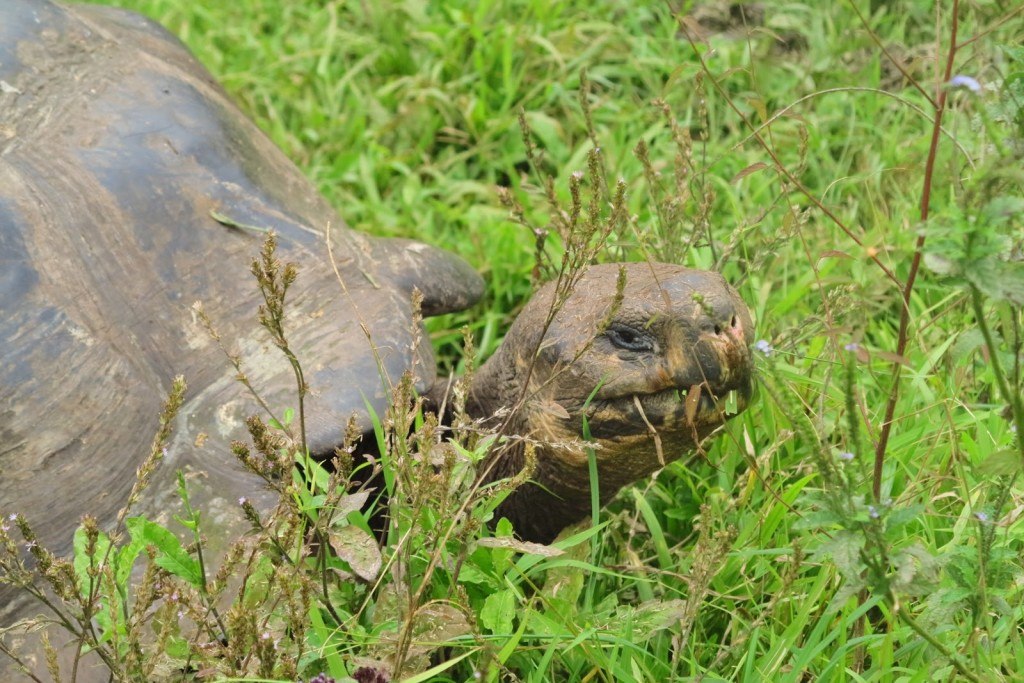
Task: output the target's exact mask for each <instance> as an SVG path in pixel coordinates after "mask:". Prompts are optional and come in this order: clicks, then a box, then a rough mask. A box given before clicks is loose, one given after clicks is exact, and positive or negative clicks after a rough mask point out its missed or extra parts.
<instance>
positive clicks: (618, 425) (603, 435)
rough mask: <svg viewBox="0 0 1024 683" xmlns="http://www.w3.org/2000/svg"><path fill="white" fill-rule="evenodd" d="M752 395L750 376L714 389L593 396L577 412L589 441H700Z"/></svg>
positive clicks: (692, 387) (699, 384)
mask: <svg viewBox="0 0 1024 683" xmlns="http://www.w3.org/2000/svg"><path fill="white" fill-rule="evenodd" d="M752 394H753V381H752V379H751V378H750V377H749V376H744V377H742V378H737V379H735V380H734V381H730V382H728V383H723V384H718V385H715V386H710V387H709V385H708V383H707V382H696V383H694V384H691V385H689V386H685V387H677V386H676V387H669V388H667V389H662V390H660V391H653V392H646V393H642V392H628V393H619V394H616V395H613V396H603V397H599V398H595V399H594V400H593V401H592V402H591V404H590V406H589V407H588V408H587V409H586V410H585V411H581V412H583V413H585V414H586V416H587V421H588V425H589V428H590V434H591V436H592V437H593V438H595V439H598V440H601V439H615V438H622V437H630V436H637V435H640V434H645V433H650V432H651V431H652V430H653V431H657V432H658V433H659V434H661V435H662V436H665V435H667V434H677V433H678V434H680V435H681V437H682V438H684V439H686V440H691V441H695V440H697V439H700V438H703V437H704V436H706V435H707V434H709V433H710V432H712V431H714V430H715V429H716V428H717V427H718V426H720V425H722V424H724V423H725V422H726V421H727V420H729V419H731V418H732V417H734V416H735V415H737V414H739V413H741V412H743V410H744V409H746V407H747V405H748V404H749V403H750V399H751V396H752Z"/></svg>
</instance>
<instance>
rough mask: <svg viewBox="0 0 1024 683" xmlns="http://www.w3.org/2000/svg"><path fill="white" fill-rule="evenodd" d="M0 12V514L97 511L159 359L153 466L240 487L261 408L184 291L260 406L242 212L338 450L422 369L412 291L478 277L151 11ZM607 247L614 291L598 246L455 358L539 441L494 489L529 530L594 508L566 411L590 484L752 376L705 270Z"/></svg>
mask: <svg viewBox="0 0 1024 683" xmlns="http://www.w3.org/2000/svg"><path fill="white" fill-rule="evenodd" d="M0 12H2V21H0V81H2V84H0V85H2V88H0V159H2V162H0V264H2V268H0V345H2V352H0V386H2V387H3V394H2V396H0V511H3V512H5V513H9V512H18V513H21V514H23V515H25V517H27V518H28V519H29V520H30V522H31V523H32V524H33V525H34V527H35V529H36V530H37V532H38V534H39V536H40V538H41V540H42V542H44V543H46V544H48V545H50V546H51V547H55V548H58V549H60V548H64V549H66V548H67V547H68V543H69V540H70V538H71V534H72V531H73V529H74V527H75V526H76V525H77V524H78V521H79V517H80V515H81V514H82V513H84V512H87V511H88V512H90V513H92V514H95V515H97V516H98V517H99V518H100V519H101V520H104V519H106V520H109V519H111V517H112V515H113V513H114V512H115V511H116V510H117V509H118V507H119V506H120V505H121V504H122V503H123V499H124V496H125V494H126V492H127V491H128V490H129V488H130V487H131V486H132V483H133V481H134V479H135V470H136V468H137V466H138V465H139V462H140V460H141V459H142V458H143V457H144V455H145V454H146V451H147V449H148V445H149V443H150V441H151V438H152V433H153V430H154V426H155V416H156V415H157V413H158V412H159V409H160V405H161V402H162V399H163V397H164V396H165V395H166V393H167V391H168V388H169V386H170V384H171V381H172V377H173V376H174V375H177V374H183V375H185V376H186V378H187V380H188V383H189V387H190V391H189V396H188V399H187V402H186V403H185V405H184V407H183V408H182V410H181V412H180V414H179V417H178V423H177V424H176V426H175V432H174V440H173V442H172V444H171V446H170V447H169V448H168V449H167V453H166V457H165V461H164V463H163V464H162V471H163V472H165V473H171V474H165V475H164V476H163V479H158V480H157V482H156V484H154V486H156V487H157V488H159V487H161V486H163V487H166V488H168V489H169V490H170V491H171V492H173V486H170V485H169V484H170V482H171V481H173V479H172V474H173V472H175V471H177V470H179V469H186V470H190V471H193V472H197V473H202V475H203V476H202V477H201V478H200V479H199V481H200V484H199V485H200V487H202V488H204V490H205V491H206V493H205V497H204V503H205V504H206V505H209V506H211V507H213V508H216V506H217V505H218V504H220V505H225V504H228V505H235V504H234V503H233V502H230V501H235V499H236V498H238V497H239V496H242V495H245V496H248V497H253V496H258V495H259V490H260V489H259V487H258V485H257V484H256V482H255V481H254V478H252V477H250V476H247V475H245V474H243V473H242V472H241V470H240V468H239V467H238V466H237V465H236V463H235V462H234V459H233V456H232V455H231V453H230V449H229V448H228V442H229V441H230V440H231V439H235V438H241V437H244V432H243V430H242V429H240V425H241V423H242V421H243V419H244V418H245V417H246V416H248V415H250V414H252V413H257V412H259V407H258V406H257V405H256V403H255V402H254V401H253V399H252V398H251V397H250V396H249V394H248V393H247V392H246V391H245V390H244V389H243V388H242V387H241V386H240V385H239V384H238V383H237V382H236V379H235V375H236V373H235V370H234V369H233V368H232V367H231V366H230V365H229V364H228V363H227V362H226V360H225V358H224V355H223V353H222V351H221V349H220V348H218V345H217V344H216V343H214V342H213V341H212V340H211V339H210V337H209V336H208V335H207V334H206V332H205V331H204V330H203V329H202V324H201V321H200V320H198V319H197V316H196V315H195V312H194V311H193V310H192V308H191V306H192V304H193V302H194V301H196V300H202V301H204V302H205V309H206V311H207V312H208V313H209V315H210V317H211V318H212V319H213V320H214V321H215V324H216V325H217V327H218V328H219V332H220V334H221V336H222V338H223V339H225V340H227V343H228V344H229V345H232V346H236V347H237V348H238V349H239V351H240V352H241V356H242V357H243V359H244V363H245V367H246V372H247V374H248V376H249V379H250V381H251V382H252V384H253V385H255V386H256V387H257V388H258V389H259V391H260V392H261V394H262V395H263V397H264V399H265V400H266V401H267V402H268V403H269V404H270V405H272V406H274V407H275V408H279V407H282V406H288V405H292V404H293V403H294V401H295V395H296V394H295V383H294V378H293V375H292V371H291V368H290V367H289V366H288V364H287V362H286V360H285V359H284V358H283V357H282V356H281V355H280V354H279V353H278V351H277V349H275V348H273V347H272V344H271V343H270V342H269V340H268V339H267V338H266V336H265V334H264V333H263V332H262V331H261V330H260V329H259V327H258V326H257V325H255V324H253V319H254V311H255V310H256V308H257V304H258V303H259V293H258V292H257V290H256V288H255V287H254V285H253V283H252V279H251V276H250V275H249V273H248V269H249V264H250V261H251V258H252V256H253V255H254V254H255V253H256V252H257V251H258V249H259V244H260V241H261V239H262V235H261V234H259V233H258V231H256V230H252V229H248V228H245V227H239V226H254V227H257V228H260V229H261V230H273V231H274V232H276V233H277V235H278V236H279V241H280V252H281V257H282V258H283V259H288V260H292V261H297V262H299V263H300V265H301V273H300V277H299V279H298V281H297V283H296V284H295V286H294V291H293V294H292V295H291V297H290V299H291V304H290V314H289V315H290V318H289V322H288V325H289V330H290V335H291V341H292V346H293V349H294V350H295V351H296V353H297V354H298V356H299V357H300V358H301V360H302V363H303V365H304V368H305V371H306V378H307V381H308V383H309V385H310V390H311V394H310V396H309V399H308V402H307V413H308V415H309V424H308V437H309V444H310V449H311V451H312V452H313V453H314V454H328V453H331V452H333V449H334V447H335V446H336V445H338V444H340V443H341V441H342V438H343V434H344V431H345V426H346V423H347V422H348V420H349V418H350V416H352V415H356V416H357V419H358V420H359V425H360V427H361V428H363V429H369V428H370V421H369V419H368V418H367V411H366V409H365V406H366V404H367V403H368V404H369V405H370V406H372V407H373V408H374V409H375V410H376V411H377V412H378V413H381V412H382V411H383V410H384V408H385V406H386V403H387V395H388V392H387V382H388V379H389V378H390V379H392V380H394V379H396V378H398V377H399V376H400V375H401V374H402V373H403V372H405V371H406V370H408V369H409V368H415V370H416V373H417V374H416V383H417V389H418V390H419V391H421V392H429V391H430V388H431V386H432V385H433V383H434V381H435V372H434V363H433V357H432V353H431V348H430V346H429V343H428V342H426V341H421V342H419V343H418V345H417V346H416V348H415V349H414V348H413V346H414V344H415V341H414V340H415V339H417V338H421V335H417V334H414V330H413V313H412V304H411V299H412V296H411V295H412V291H413V288H418V289H419V290H420V291H421V292H422V295H423V312H424V313H425V314H426V315H431V314H437V313H441V312H444V311H452V310H457V309H461V308H464V307H466V306H469V305H470V304H472V303H473V302H474V301H476V300H477V299H478V297H479V296H480V295H481V291H482V282H481V279H480V278H479V277H478V275H477V274H476V273H475V272H474V271H473V270H472V269H471V268H470V267H469V266H468V265H467V264H465V263H464V262H463V261H462V260H460V259H459V258H457V257H455V256H453V255H451V254H448V253H446V252H444V251H441V250H439V249H436V248H433V247H429V246H426V245H423V244H419V243H416V242H412V241H405V240H394V239H380V238H375V237H370V236H366V235H362V234H358V233H355V232H353V231H351V230H349V229H348V228H346V226H345V224H344V223H343V221H342V220H341V219H340V218H339V217H338V215H337V214H336V213H335V212H334V211H333V210H332V209H331V208H330V207H329V206H328V205H327V204H326V203H325V201H324V200H323V199H322V198H321V197H320V196H319V194H318V193H317V192H316V191H315V189H314V188H313V187H312V185H311V184H310V183H309V182H308V181H307V180H306V179H305V178H304V177H303V175H302V174H301V173H300V172H299V171H298V170H297V169H296V167H295V166H294V165H293V164H292V163H291V162H289V161H288V160H287V159H286V158H285V157H284V155H283V154H282V153H281V152H280V151H279V150H278V149H277V148H275V146H274V145H273V144H272V143H271V142H270V141H269V140H268V139H267V137H266V136H265V135H264V134H263V133H261V132H260V131H259V130H258V129H257V128H256V126H255V125H253V124H252V123H251V122H250V121H249V120H247V119H246V118H245V116H244V115H243V114H242V113H241V112H240V111H239V110H238V109H237V108H236V107H235V106H234V104H232V102H231V100H230V99H229V98H228V97H227V96H226V95H225V93H224V91H223V90H222V89H221V88H220V87H219V86H218V85H217V84H216V83H215V82H214V81H213V79H212V78H211V76H210V75H209V74H208V73H207V72H206V70H205V69H204V68H203V67H202V66H201V65H200V64H199V63H198V62H197V61H196V60H195V59H194V58H193V57H192V56H191V55H190V54H189V53H188V52H187V50H186V49H185V48H184V47H183V46H182V45H181V44H180V43H179V42H178V41H177V40H176V39H175V38H174V37H173V36H171V35H170V34H168V33H167V32H166V31H164V30H163V29H162V28H160V27H159V26H157V25H156V24H154V23H152V22H150V21H148V20H146V19H144V18H142V17H140V16H138V15H136V14H133V13H130V12H126V11H122V10H116V9H110V8H104V7H96V6H64V5H60V4H56V3H54V2H51V1H50V0H2V10H0ZM327 241H329V242H330V244H331V249H330V253H332V254H333V257H334V263H332V262H331V260H330V259H329V258H328V256H327V250H326V249H325V244H326V243H327ZM624 268H625V271H624V272H625V274H626V286H625V292H624V297H622V298H621V301H619V300H617V297H616V289H617V284H616V283H617V279H618V277H619V273H620V268H619V267H618V266H616V265H604V266H593V267H591V268H590V269H589V270H588V271H587V272H586V273H585V274H584V275H583V276H582V277H583V279H582V282H581V284H580V285H579V286H578V287H577V288H576V291H575V292H574V293H573V294H572V295H571V297H570V298H569V300H568V301H567V302H566V305H565V306H564V307H563V308H562V309H561V311H560V312H559V313H558V315H557V316H556V317H555V318H554V319H553V320H551V321H548V319H547V318H548V316H547V312H548V311H549V310H550V307H551V304H552V301H553V299H554V290H553V288H552V287H551V286H548V287H546V288H543V289H541V290H540V291H539V292H538V294H537V295H536V296H535V298H534V300H533V301H532V302H531V303H530V304H528V305H527V307H526V308H525V309H524V312H523V313H522V314H521V315H520V317H519V318H518V320H517V321H516V322H515V324H514V325H513V327H512V329H511V331H510V333H509V335H508V337H507V338H506V340H505V342H504V344H503V345H502V346H501V348H500V349H499V350H498V351H497V352H496V353H495V354H494V356H493V357H492V358H491V359H490V360H489V361H488V362H487V363H486V364H485V365H484V366H483V367H482V368H480V370H479V371H478V372H477V373H476V375H475V380H474V384H473V386H472V387H471V390H470V396H469V401H468V410H469V411H470V413H471V415H472V416H473V417H475V418H479V419H480V420H481V422H484V423H486V422H487V421H488V420H492V421H497V420H498V419H499V417H496V416H500V419H501V421H502V422H503V423H504V427H505V429H506V431H507V432H508V433H516V434H520V435H524V436H527V437H530V438H531V440H532V441H533V442H534V443H537V444H538V450H537V455H538V464H537V468H536V471H535V474H534V481H533V482H531V483H528V484H526V485H525V486H523V487H521V488H520V489H518V490H517V491H516V492H515V493H514V494H513V495H511V496H510V497H509V498H508V499H507V500H506V501H505V502H504V504H503V506H502V508H501V509H500V510H499V513H500V514H502V515H505V516H507V517H509V518H510V519H511V520H512V521H513V523H514V526H515V528H516V529H517V532H518V533H519V534H520V535H521V536H522V537H524V538H526V539H530V540H537V541H550V540H551V539H552V538H553V537H554V536H555V534H556V533H557V532H558V530H560V529H561V528H563V527H564V526H566V525H567V524H569V523H572V522H575V521H577V520H579V519H581V518H583V517H585V516H586V515H587V514H588V513H589V510H590V502H589V501H590V497H589V496H590V494H589V483H588V482H589V479H588V472H587V459H586V458H587V456H586V454H585V452H584V451H583V449H580V448H574V447H572V446H571V445H567V444H571V443H572V442H577V443H578V441H579V438H580V435H581V424H582V421H583V418H584V417H586V418H587V419H588V421H589V428H590V431H591V433H592V436H593V438H594V440H595V442H596V448H597V458H598V463H599V475H600V483H601V498H602V502H604V501H607V500H608V499H609V498H610V497H611V496H612V495H614V493H615V492H616V491H617V490H618V489H619V488H620V487H622V486H623V485H626V484H628V483H630V482H632V481H635V480H637V479H638V478H641V477H643V476H646V475H648V474H650V473H651V472H652V471H654V470H656V469H657V468H659V467H660V466H662V465H663V464H664V463H665V462H666V461H669V460H672V459H675V458H678V457H679V456H680V455H682V454H683V453H686V452H688V451H691V450H692V449H693V448H694V447H695V445H696V444H698V443H699V442H700V440H701V439H703V438H704V437H705V436H707V435H708V434H709V433H710V432H712V431H714V430H715V429H716V428H717V427H718V426H719V425H720V424H722V423H723V422H724V421H725V419H726V411H725V409H724V407H723V406H722V405H720V402H719V399H721V398H723V397H724V396H725V395H726V394H727V393H730V392H734V393H736V394H737V395H738V398H737V401H736V406H735V407H736V408H737V409H742V408H743V407H744V406H745V404H746V400H747V398H748V396H749V393H750V376H751V372H750V355H749V351H748V346H749V344H750V342H751V334H752V326H751V321H750V317H749V314H748V312H747V309H746V307H745V306H744V305H743V303H742V302H741V301H740V299H739V297H738V296H737V294H736V293H735V291H734V290H733V289H732V288H730V287H729V286H728V285H727V284H726V283H725V281H724V280H723V279H722V277H721V276H719V275H717V274H713V273H708V272H703V271H695V270H689V269H686V268H682V267H679V266H674V265H665V264H650V263H639V264H629V265H627V266H624ZM610 313H613V314H614V315H610ZM367 333H368V334H367ZM510 410H511V412H510ZM509 415H511V416H512V417H511V418H510V417H508V416H509ZM515 443H518V444H520V446H518V447H517V446H515V445H513V446H511V447H509V448H506V449H503V450H502V451H496V454H495V456H494V458H496V459H497V460H495V461H493V462H492V463H491V464H492V465H493V466H492V467H490V468H489V469H490V470H491V474H490V475H489V476H490V477H491V478H492V479H493V478H497V477H505V476H509V475H510V474H512V473H514V472H516V471H517V470H518V469H519V467H520V466H521V464H522V461H523V452H522V446H521V444H522V443H523V441H518V442H515ZM157 500H159V496H158V497H157ZM5 607H6V608H7V609H8V613H7V614H6V615H4V614H0V623H2V622H3V621H4V620H9V619H10V618H11V616H12V613H13V609H14V603H13V602H11V601H10V595H9V594H6V593H0V612H3V611H4V609H5Z"/></svg>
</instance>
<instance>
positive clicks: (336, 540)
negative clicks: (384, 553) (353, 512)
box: [327, 524, 383, 582]
mask: <svg viewBox="0 0 1024 683" xmlns="http://www.w3.org/2000/svg"><path fill="white" fill-rule="evenodd" d="M327 538H328V539H329V540H330V543H331V548H332V549H334V553H335V554H336V555H337V556H338V557H339V558H340V559H342V560H344V561H345V562H346V563H348V566H349V567H351V568H352V572H353V573H355V575H356V576H358V577H359V578H360V579H362V580H363V581H367V582H370V581H373V580H374V579H376V578H377V574H378V573H379V572H380V567H381V564H382V562H383V560H382V558H381V554H380V548H379V547H378V546H377V540H376V539H375V538H374V537H373V536H371V535H370V534H368V533H366V532H365V531H363V530H362V529H360V528H359V527H357V526H353V525H351V524H350V525H349V526H344V527H341V528H340V529H331V530H330V531H328V532H327Z"/></svg>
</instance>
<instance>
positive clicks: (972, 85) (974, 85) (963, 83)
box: [946, 74, 981, 95]
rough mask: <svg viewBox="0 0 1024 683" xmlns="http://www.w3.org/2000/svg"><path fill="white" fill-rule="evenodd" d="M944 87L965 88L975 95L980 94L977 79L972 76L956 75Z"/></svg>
mask: <svg viewBox="0 0 1024 683" xmlns="http://www.w3.org/2000/svg"><path fill="white" fill-rule="evenodd" d="M946 85H948V86H949V87H951V88H967V89H968V90H970V91H971V92H972V93H974V94H975V95H977V94H978V93H980V92H981V83H978V79H976V78H974V77H973V76H965V75H963V74H957V75H956V76H953V78H951V79H949V83H947V84H946Z"/></svg>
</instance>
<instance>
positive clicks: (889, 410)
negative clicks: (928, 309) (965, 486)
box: [871, 0, 960, 501]
mask: <svg viewBox="0 0 1024 683" xmlns="http://www.w3.org/2000/svg"><path fill="white" fill-rule="evenodd" d="M959 10H960V2H959V0H953V10H952V15H953V16H952V21H951V23H950V28H949V51H948V52H947V54H946V69H945V72H944V73H943V77H942V80H941V81H940V82H939V84H938V85H937V88H936V89H937V90H938V93H937V94H936V97H935V119H934V121H933V122H932V137H931V144H930V145H929V147H928V159H927V161H926V162H925V168H924V186H923V187H922V189H921V207H920V223H921V224H922V225H923V224H924V223H925V222H926V221H927V220H928V215H929V205H930V203H931V197H932V185H933V182H934V176H935V161H936V159H937V158H938V152H939V140H940V136H941V133H942V115H943V113H944V112H945V110H946V94H947V91H946V89H945V88H944V87H943V85H944V84H945V83H946V82H948V81H949V79H950V78H951V77H952V75H953V62H954V60H955V58H956V53H957V44H956V35H957V29H958V28H959ZM925 239H926V237H925V233H923V232H922V233H921V234H920V235H918V237H917V243H916V244H915V245H914V255H913V258H912V259H911V262H910V272H909V273H908V274H907V279H906V281H905V283H904V285H903V306H902V308H901V309H900V329H899V334H898V336H897V338H896V356H897V358H902V357H903V354H904V353H905V352H906V350H907V341H908V337H909V333H908V330H909V329H910V297H911V295H912V294H913V292H914V284H915V283H916V281H917V273H918V270H919V269H920V267H921V257H922V256H923V255H924V244H925ZM902 369H903V366H902V364H901V363H899V362H898V361H897V362H894V363H893V368H892V383H891V386H890V389H889V399H888V401H887V402H886V405H885V419H884V420H883V421H882V427H881V431H880V432H879V435H878V443H877V444H876V446H875V465H874V472H873V476H872V483H871V490H872V493H873V494H874V497H875V500H876V501H877V500H879V499H880V498H881V496H882V470H883V469H884V467H885V451H886V448H887V447H888V445H889V435H890V433H891V432H892V422H893V418H894V416H895V414H896V402H897V401H898V400H899V396H900V375H901V373H902Z"/></svg>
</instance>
